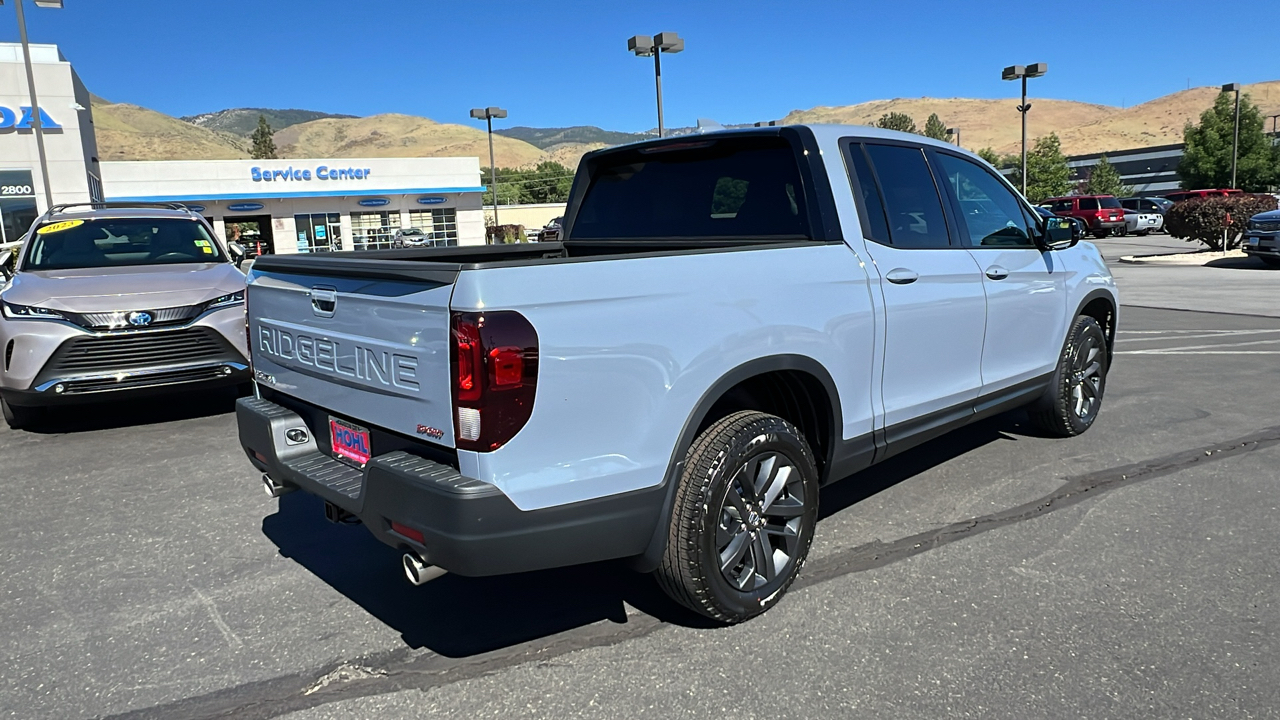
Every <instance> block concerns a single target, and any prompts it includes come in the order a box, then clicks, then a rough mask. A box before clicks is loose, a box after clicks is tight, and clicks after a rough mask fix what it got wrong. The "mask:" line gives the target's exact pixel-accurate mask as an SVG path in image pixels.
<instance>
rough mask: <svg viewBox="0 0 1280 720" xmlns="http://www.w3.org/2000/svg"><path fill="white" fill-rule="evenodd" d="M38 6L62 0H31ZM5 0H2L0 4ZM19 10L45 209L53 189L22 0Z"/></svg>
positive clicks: (16, 3) (16, 0)
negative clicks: (51, 187) (50, 186)
mask: <svg viewBox="0 0 1280 720" xmlns="http://www.w3.org/2000/svg"><path fill="white" fill-rule="evenodd" d="M31 1H32V2H34V3H35V4H36V7H43V8H55V9H59V10H61V9H62V0H31ZM3 4H4V0H0V5H3ZM13 6H14V7H15V8H17V10H18V37H19V39H21V40H22V59H23V61H24V62H25V63H26V65H27V90H28V91H29V92H30V93H31V127H32V132H33V133H34V134H35V136H36V153H37V154H38V155H39V156H40V179H41V180H42V181H43V182H44V203H45V207H44V209H45V210H48V209H49V208H51V207H53V190H52V189H50V188H49V160H48V158H47V157H46V156H45V154H44V124H43V123H42V122H41V121H40V103H39V102H37V101H36V76H35V72H34V71H33V70H32V69H31V46H30V45H28V44H27V17H26V15H25V14H23V12H22V0H14V2H13Z"/></svg>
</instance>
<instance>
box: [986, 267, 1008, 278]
mask: <svg viewBox="0 0 1280 720" xmlns="http://www.w3.org/2000/svg"><path fill="white" fill-rule="evenodd" d="M987 277H989V278H991V279H992V280H1003V279H1005V278H1007V277H1009V271H1008V270H1005V269H1004V268H1002V267H1000V266H999V265H992V266H991V267H989V268H987Z"/></svg>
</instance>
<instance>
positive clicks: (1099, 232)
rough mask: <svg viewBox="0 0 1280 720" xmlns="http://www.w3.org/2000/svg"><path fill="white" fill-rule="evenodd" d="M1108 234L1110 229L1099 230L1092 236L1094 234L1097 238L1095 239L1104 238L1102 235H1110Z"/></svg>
mask: <svg viewBox="0 0 1280 720" xmlns="http://www.w3.org/2000/svg"><path fill="white" fill-rule="evenodd" d="M1110 234H1111V231H1110V230H1100V231H1098V232H1095V233H1094V234H1093V236H1094V237H1095V238H1097V239H1099V240H1101V239H1102V238H1104V237H1106V236H1108V235H1110Z"/></svg>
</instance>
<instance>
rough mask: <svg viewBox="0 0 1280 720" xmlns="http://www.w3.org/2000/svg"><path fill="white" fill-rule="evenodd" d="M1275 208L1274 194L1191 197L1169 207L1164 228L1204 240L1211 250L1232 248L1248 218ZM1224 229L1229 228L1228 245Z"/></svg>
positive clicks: (1197, 239) (1227, 229)
mask: <svg viewBox="0 0 1280 720" xmlns="http://www.w3.org/2000/svg"><path fill="white" fill-rule="evenodd" d="M1275 209H1276V199H1275V197H1273V196H1271V195H1228V196H1226V197H1207V198H1192V199H1190V200H1183V201H1182V202H1180V203H1178V204H1176V205H1174V206H1173V207H1171V208H1169V212H1168V213H1166V214H1165V216H1164V228H1165V230H1167V231H1168V232H1169V234H1170V235H1172V236H1174V237H1180V238H1182V239H1183V240H1186V241H1187V242H1201V243H1204V244H1205V245H1206V246H1208V248H1209V249H1210V250H1214V251H1221V250H1224V249H1227V250H1230V249H1231V248H1233V247H1235V246H1236V243H1237V241H1238V238H1239V237H1240V235H1241V234H1242V233H1243V232H1244V230H1245V226H1246V225H1247V224H1248V223H1249V218H1251V217H1253V216H1254V215H1257V214H1258V213H1263V212H1267V211H1268V210H1275ZM1228 217H1230V224H1228V222H1227V219H1228ZM1223 229H1226V231H1227V247H1226V248H1223V247H1222V231H1223Z"/></svg>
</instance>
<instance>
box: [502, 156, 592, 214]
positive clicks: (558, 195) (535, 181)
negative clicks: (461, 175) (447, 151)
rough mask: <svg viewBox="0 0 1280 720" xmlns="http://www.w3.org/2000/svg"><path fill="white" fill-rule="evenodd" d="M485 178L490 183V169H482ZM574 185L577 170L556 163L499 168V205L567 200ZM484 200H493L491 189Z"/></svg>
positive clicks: (547, 162) (546, 162)
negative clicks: (574, 173)
mask: <svg viewBox="0 0 1280 720" xmlns="http://www.w3.org/2000/svg"><path fill="white" fill-rule="evenodd" d="M481 177H482V179H483V181H484V182H485V183H486V184H488V182H489V168H482V169H481ZM572 185H573V171H572V170H570V169H569V168H567V167H565V166H563V165H561V164H559V163H556V162H551V161H544V162H540V163H538V164H537V166H536V167H533V168H498V204H499V205H527V204H530V203H557V202H565V201H567V200H568V199H569V189H570V187H571V186H572ZM483 202H484V204H486V205H490V204H492V203H493V192H492V190H491V189H490V190H486V191H485V193H484V200H483Z"/></svg>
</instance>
